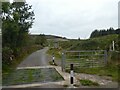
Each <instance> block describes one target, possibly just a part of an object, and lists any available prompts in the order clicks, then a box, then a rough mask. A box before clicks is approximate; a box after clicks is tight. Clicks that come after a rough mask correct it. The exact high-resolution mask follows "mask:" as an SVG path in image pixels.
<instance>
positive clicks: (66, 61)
mask: <svg viewBox="0 0 120 90" xmlns="http://www.w3.org/2000/svg"><path fill="white" fill-rule="evenodd" d="M106 63H107V51H106V50H82V51H64V52H63V53H62V61H61V68H62V71H64V70H65V69H67V68H70V64H74V66H75V67H80V68H93V67H103V66H105V64H106Z"/></svg>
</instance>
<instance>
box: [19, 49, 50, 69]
mask: <svg viewBox="0 0 120 90" xmlns="http://www.w3.org/2000/svg"><path fill="white" fill-rule="evenodd" d="M47 50H48V47H46V48H44V49H41V50H38V51H36V52H34V53H32V54H31V55H29V56H28V57H27V58H26V59H25V60H23V62H21V63H20V65H19V66H18V67H34V66H47V65H48V63H49V59H50V58H49V59H48V56H47V54H46V52H47Z"/></svg>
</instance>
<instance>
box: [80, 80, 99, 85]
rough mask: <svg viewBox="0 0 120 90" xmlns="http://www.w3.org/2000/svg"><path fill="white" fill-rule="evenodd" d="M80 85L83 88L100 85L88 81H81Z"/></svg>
mask: <svg viewBox="0 0 120 90" xmlns="http://www.w3.org/2000/svg"><path fill="white" fill-rule="evenodd" d="M80 83H81V84H82V85H83V86H99V84H98V83H97V82H93V81H91V80H87V79H81V80H80Z"/></svg>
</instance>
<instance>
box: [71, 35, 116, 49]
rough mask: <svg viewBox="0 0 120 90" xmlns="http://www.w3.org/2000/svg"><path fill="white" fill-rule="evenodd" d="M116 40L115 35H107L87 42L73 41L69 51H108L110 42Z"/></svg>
mask: <svg viewBox="0 0 120 90" xmlns="http://www.w3.org/2000/svg"><path fill="white" fill-rule="evenodd" d="M117 38H118V35H117V34H113V35H107V36H103V37H97V38H91V39H87V40H80V41H74V45H72V46H71V47H70V48H69V50H99V49H104V50H108V49H109V46H110V45H111V44H112V41H113V40H114V41H116V40H117Z"/></svg>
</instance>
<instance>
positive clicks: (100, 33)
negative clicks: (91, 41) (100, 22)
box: [90, 28, 120, 38]
mask: <svg viewBox="0 0 120 90" xmlns="http://www.w3.org/2000/svg"><path fill="white" fill-rule="evenodd" d="M112 34H120V29H116V30H115V29H113V28H109V29H107V30H105V29H102V30H97V29H96V30H94V31H93V32H92V33H91V35H90V38H95V37H101V36H106V35H112Z"/></svg>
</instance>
